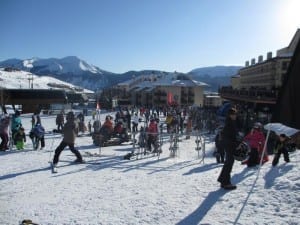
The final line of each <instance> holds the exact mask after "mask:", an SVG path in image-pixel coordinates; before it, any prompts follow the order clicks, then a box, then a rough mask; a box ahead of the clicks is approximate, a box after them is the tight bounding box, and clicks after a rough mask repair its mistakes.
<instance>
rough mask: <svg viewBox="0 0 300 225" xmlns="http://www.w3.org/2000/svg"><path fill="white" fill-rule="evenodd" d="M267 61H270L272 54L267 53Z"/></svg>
mask: <svg viewBox="0 0 300 225" xmlns="http://www.w3.org/2000/svg"><path fill="white" fill-rule="evenodd" d="M268 59H272V52H268V53H267V60H268Z"/></svg>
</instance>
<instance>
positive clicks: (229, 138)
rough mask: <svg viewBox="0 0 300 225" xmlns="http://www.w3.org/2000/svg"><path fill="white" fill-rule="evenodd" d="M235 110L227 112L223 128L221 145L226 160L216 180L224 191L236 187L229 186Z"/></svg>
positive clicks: (234, 143) (234, 145)
mask: <svg viewBox="0 0 300 225" xmlns="http://www.w3.org/2000/svg"><path fill="white" fill-rule="evenodd" d="M236 120H237V110H236V109H235V108H231V109H229V110H228V113H227V117H226V120H225V125H224V128H223V132H222V134H223V143H224V147H225V153H226V158H225V162H224V165H223V168H222V170H221V173H220V175H219V178H218V182H220V186H221V187H222V188H224V189H226V190H232V189H235V188H236V186H235V185H232V184H231V176H230V174H231V171H232V167H233V163H234V157H233V153H234V151H235V148H236V146H237V136H238V129H237V121H236Z"/></svg>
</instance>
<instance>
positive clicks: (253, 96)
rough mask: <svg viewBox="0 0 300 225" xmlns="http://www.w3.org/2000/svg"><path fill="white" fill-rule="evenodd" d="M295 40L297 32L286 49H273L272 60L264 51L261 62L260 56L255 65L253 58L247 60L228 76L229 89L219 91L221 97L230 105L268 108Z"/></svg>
mask: <svg viewBox="0 0 300 225" xmlns="http://www.w3.org/2000/svg"><path fill="white" fill-rule="evenodd" d="M299 40H300V29H298V30H297V31H296V33H295V35H294V37H293V38H292V40H291V42H290V44H289V45H288V46H287V47H285V48H282V49H279V50H277V53H276V56H275V57H273V56H272V52H268V53H267V57H266V59H265V60H264V59H263V56H262V55H260V56H258V61H257V62H256V59H255V58H253V59H251V63H250V62H249V61H246V62H245V67H243V68H241V69H240V70H239V72H238V74H237V75H235V76H233V77H231V86H228V87H222V88H221V89H220V90H219V93H220V95H221V97H222V98H223V99H227V100H230V101H233V102H239V103H244V104H254V105H255V106H262V107H269V108H272V106H274V105H275V103H276V100H277V96H278V92H279V90H280V87H281V86H282V82H283V80H284V78H285V76H286V74H287V70H288V67H289V63H290V61H291V59H292V56H293V54H294V52H295V49H296V46H297V43H298V42H299Z"/></svg>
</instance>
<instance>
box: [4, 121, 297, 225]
mask: <svg viewBox="0 0 300 225" xmlns="http://www.w3.org/2000/svg"><path fill="white" fill-rule="evenodd" d="M30 116H31V115H23V116H22V121H23V126H24V127H25V128H27V129H26V131H27V133H28V132H29V128H30V126H31V125H30ZM102 118H104V116H102ZM89 119H90V118H87V119H86V120H87V121H88V120H89ZM42 123H43V125H44V126H45V127H46V130H47V131H49V133H48V134H47V135H46V148H45V149H43V150H38V151H33V150H31V148H32V144H31V141H30V139H29V138H27V143H26V149H25V150H23V151H16V150H13V151H9V152H5V153H0V160H1V163H0V224H5V225H16V224H19V221H21V220H23V219H31V220H33V221H34V222H36V223H38V224H41V225H50V224H51V225H71V224H80V225H87V224H93V225H96V224H103V225H117V224H122V225H123V224H126V225H127V224H128V225H129V224H132V225H136V224H150V225H157V224H160V225H169V224H170V225H172V224H178V225H195V224H211V225H218V224H242V225H244V224H251V225H252V224H290V225H292V224H300V222H299V221H300V212H299V208H300V194H299V193H300V178H299V167H300V166H299V161H300V151H299V150H297V151H296V152H294V153H291V155H290V158H291V162H290V163H288V164H286V163H284V161H283V158H281V159H280V162H279V165H278V166H277V167H275V168H272V166H271V163H270V162H268V163H266V164H265V165H263V166H262V168H261V170H258V168H252V169H249V168H246V167H245V166H243V165H241V164H240V162H238V161H236V162H235V164H234V167H233V172H232V182H233V183H235V184H237V187H238V188H237V190H234V191H225V190H222V189H220V188H219V183H218V182H217V181H216V180H217V177H218V175H219V172H220V170H221V167H222V165H220V164H216V163H215V159H214V158H213V156H212V152H213V150H214V143H213V136H206V153H207V156H206V158H205V160H204V163H200V159H199V158H198V155H197V152H196V151H195V147H196V144H195V137H192V138H191V139H190V140H185V139H184V138H183V139H182V142H180V143H179V147H180V149H179V151H180V154H179V156H178V157H175V158H171V157H170V156H169V144H168V143H164V145H163V153H162V155H161V156H160V158H159V159H158V158H157V157H150V156H146V157H144V158H143V159H139V160H135V159H132V160H130V161H129V160H124V159H123V156H124V155H125V154H126V153H128V152H130V151H131V149H132V145H129V143H128V144H126V143H124V144H122V145H121V146H112V147H104V148H102V156H101V157H84V158H85V160H86V163H85V164H76V165H75V164H72V161H73V160H75V156H74V155H73V154H72V153H71V152H70V151H69V150H67V149H66V150H65V151H63V153H62V155H61V157H60V162H59V168H58V170H59V172H58V173H57V174H52V173H51V170H50V166H49V160H52V157H53V150H54V149H55V148H56V147H57V146H58V144H59V143H60V141H61V136H60V135H54V134H51V132H50V131H52V130H53V129H54V128H55V117H54V116H42ZM165 141H167V140H165ZM76 146H77V148H78V149H79V150H80V152H81V153H82V154H83V156H84V155H85V153H84V152H95V153H97V152H98V151H99V149H98V147H96V146H94V145H93V144H92V139H91V137H90V136H82V137H78V138H77V139H76ZM272 158H273V156H271V157H270V159H271V160H272ZM258 172H259V173H258Z"/></svg>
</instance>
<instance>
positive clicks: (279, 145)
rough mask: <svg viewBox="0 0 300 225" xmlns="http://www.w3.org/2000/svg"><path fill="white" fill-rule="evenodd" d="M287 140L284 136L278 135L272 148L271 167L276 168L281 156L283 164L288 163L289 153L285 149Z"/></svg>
mask: <svg viewBox="0 0 300 225" xmlns="http://www.w3.org/2000/svg"><path fill="white" fill-rule="evenodd" d="M288 139H289V138H288V136H286V135H285V134H280V135H279V136H278V140H277V142H276V144H275V148H274V154H275V155H274V158H273V162H272V166H276V165H277V164H278V162H279V158H280V156H281V154H283V158H284V161H285V162H287V163H288V162H290V157H289V152H288V149H287V142H288Z"/></svg>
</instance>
